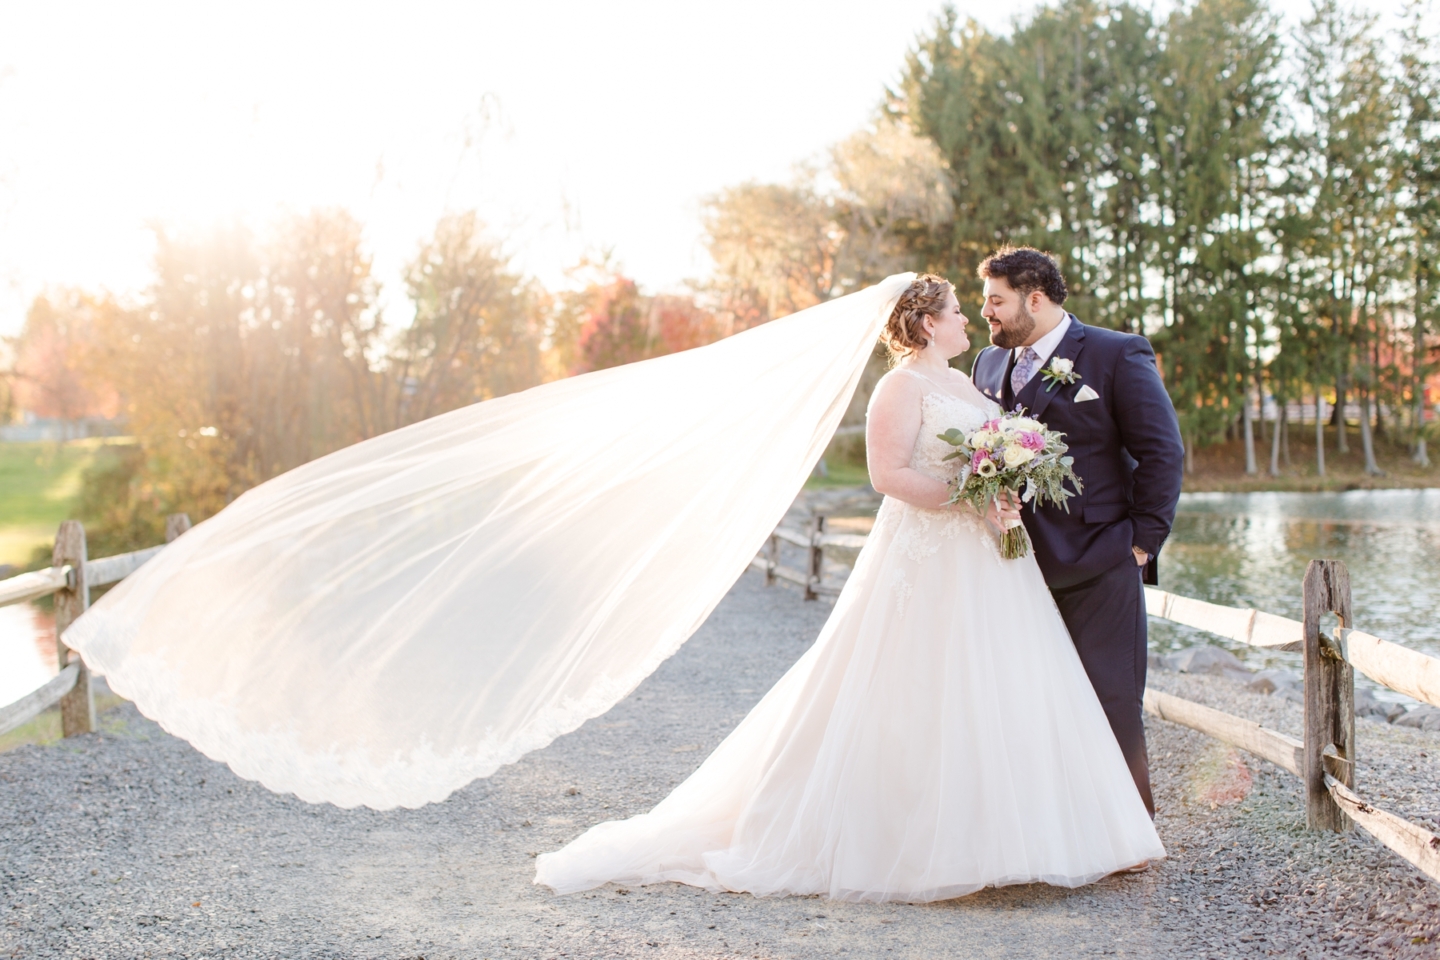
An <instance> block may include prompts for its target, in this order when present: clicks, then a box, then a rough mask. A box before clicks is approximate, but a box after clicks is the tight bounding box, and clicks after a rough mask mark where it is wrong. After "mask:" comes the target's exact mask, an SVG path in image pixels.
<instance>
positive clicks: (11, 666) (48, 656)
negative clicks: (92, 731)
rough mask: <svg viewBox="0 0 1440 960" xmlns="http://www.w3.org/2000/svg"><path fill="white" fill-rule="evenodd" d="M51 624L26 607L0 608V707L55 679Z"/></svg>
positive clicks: (51, 621)
mask: <svg viewBox="0 0 1440 960" xmlns="http://www.w3.org/2000/svg"><path fill="white" fill-rule="evenodd" d="M55 669H56V668H55V624H54V620H52V619H51V618H50V617H49V616H48V615H46V614H45V613H43V612H42V611H41V610H40V609H39V608H37V607H33V606H31V605H30V604H28V603H21V604H16V605H14V606H9V607H0V706H3V705H4V704H7V703H13V702H14V701H16V700H18V699H20V698H21V697H23V696H25V694H27V693H29V692H30V691H31V690H34V689H35V688H36V687H38V686H40V685H41V684H42V683H44V682H45V681H46V680H49V679H50V678H51V677H53V676H55Z"/></svg>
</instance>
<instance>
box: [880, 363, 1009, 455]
mask: <svg viewBox="0 0 1440 960" xmlns="http://www.w3.org/2000/svg"><path fill="white" fill-rule="evenodd" d="M896 372H897V373H903V374H908V375H910V376H912V377H915V378H916V379H918V380H920V381H921V382H922V383H923V384H924V385H925V394H924V396H923V397H922V398H921V400H920V411H921V418H920V435H919V436H918V437H916V438H915V452H914V453H913V454H911V456H910V466H911V468H912V469H914V470H917V471H919V472H920V473H923V474H925V476H927V477H933V478H935V479H936V480H945V481H947V482H948V481H950V480H953V479H954V478H955V474H956V473H957V472H958V471H959V469H960V462H959V461H958V460H950V461H946V460H945V458H946V457H948V456H949V455H950V454H952V453H954V452H955V448H954V447H952V446H951V445H950V444H948V443H946V442H945V441H944V440H941V439H940V434H942V433H944V432H945V431H946V430H949V429H951V428H952V427H953V428H955V429H957V430H963V431H965V432H966V433H969V432H970V431H971V430H975V429H977V428H978V427H979V426H980V424H982V423H984V422H985V421H986V420H988V419H990V418H991V417H995V416H998V415H999V414H1000V406H999V404H996V403H992V402H990V401H988V400H986V401H984V403H985V406H984V407H980V406H977V405H976V404H974V403H971V402H970V401H969V400H965V399H963V398H961V397H957V396H955V395H954V394H953V393H950V392H948V391H945V390H942V389H940V387H939V386H938V385H937V384H935V382H934V381H932V380H931V379H930V378H929V377H926V376H924V375H923V374H919V373H915V372H913V371H910V370H906V369H905V368H904V367H900V368H898V369H897V370H896Z"/></svg>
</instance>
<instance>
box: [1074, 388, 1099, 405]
mask: <svg viewBox="0 0 1440 960" xmlns="http://www.w3.org/2000/svg"><path fill="white" fill-rule="evenodd" d="M1099 399H1100V394H1098V393H1096V392H1095V391H1094V390H1091V389H1090V385H1089V384H1085V385H1083V386H1081V387H1080V389H1079V390H1077V391H1075V402H1076V403H1084V402H1085V401H1086V400H1099Z"/></svg>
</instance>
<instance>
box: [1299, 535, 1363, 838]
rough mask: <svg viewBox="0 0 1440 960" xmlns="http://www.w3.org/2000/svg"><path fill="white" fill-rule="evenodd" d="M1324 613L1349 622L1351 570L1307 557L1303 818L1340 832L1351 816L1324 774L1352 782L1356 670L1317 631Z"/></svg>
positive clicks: (1349, 784) (1351, 622) (1344, 623)
mask: <svg viewBox="0 0 1440 960" xmlns="http://www.w3.org/2000/svg"><path fill="white" fill-rule="evenodd" d="M1327 613H1333V614H1335V615H1336V616H1337V617H1339V618H1340V625H1341V626H1343V627H1346V628H1353V627H1354V621H1355V618H1354V615H1353V614H1352V612H1351V609H1350V571H1348V570H1346V569H1345V564H1343V563H1341V562H1340V561H1338V560H1311V561H1310V565H1309V566H1308V567H1306V569H1305V768H1304V775H1305V823H1306V825H1307V826H1308V827H1310V829H1312V830H1333V831H1335V832H1336V833H1344V832H1345V831H1346V830H1349V829H1350V818H1349V817H1348V816H1346V815H1345V812H1344V811H1343V810H1341V809H1340V807H1339V806H1338V805H1337V804H1336V803H1335V800H1334V798H1332V797H1331V796H1330V791H1329V789H1327V788H1326V786H1325V774H1326V773H1327V772H1329V773H1330V774H1331V775H1332V776H1334V777H1335V779H1337V780H1339V781H1340V782H1342V783H1344V784H1345V786H1347V787H1352V788H1353V787H1354V786H1355V670H1354V668H1352V667H1351V666H1350V664H1348V663H1346V662H1345V658H1344V654H1343V652H1342V651H1341V650H1340V647H1339V642H1338V641H1337V640H1334V639H1332V638H1330V637H1327V636H1325V635H1324V634H1322V633H1321V632H1320V618H1321V617H1322V616H1324V615H1325V614H1327ZM1327 752H1330V753H1331V754H1332V758H1331V760H1330V761H1329V763H1330V766H1329V769H1328V771H1327V767H1326V763H1327V760H1326V753H1327Z"/></svg>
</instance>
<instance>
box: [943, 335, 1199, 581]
mask: <svg viewBox="0 0 1440 960" xmlns="http://www.w3.org/2000/svg"><path fill="white" fill-rule="evenodd" d="M1067 316H1069V317H1070V328H1069V330H1068V331H1067V332H1066V334H1065V336H1064V337H1063V338H1062V339H1061V341H1060V344H1059V346H1057V347H1056V348H1055V352H1054V353H1053V354H1052V355H1051V356H1052V358H1053V357H1064V358H1066V359H1069V360H1072V361H1074V363H1075V372H1076V373H1077V374H1079V375H1080V379H1079V380H1078V381H1076V382H1075V383H1072V384H1061V385H1059V386H1054V385H1053V384H1050V383H1047V382H1046V381H1045V380H1044V379H1043V378H1042V377H1041V376H1040V372H1039V371H1036V373H1035V376H1033V377H1032V378H1031V379H1030V382H1029V383H1028V384H1026V385H1025V388H1024V389H1023V390H1021V391H1020V394H1019V396H1012V395H1011V390H1010V371H1011V368H1012V366H1013V364H1014V351H1012V350H1002V349H1000V348H999V347H994V346H990V347H986V348H985V349H984V350H982V351H980V355H979V356H978V357H976V358H975V366H974V368H973V370H972V371H971V378H972V379H973V380H974V381H975V384H976V386H978V387H979V388H980V389H981V391H982V392H984V393H985V394H986V395H987V396H989V397H990V398H991V399H993V400H995V401H996V402H998V403H1000V404H1001V406H1003V407H1004V408H1005V409H1006V410H1013V409H1014V408H1015V407H1016V406H1022V407H1024V408H1025V410H1026V411H1028V413H1029V415H1030V416H1032V417H1034V418H1035V419H1037V420H1039V421H1041V422H1042V423H1044V424H1045V425H1046V426H1047V427H1049V428H1050V429H1051V430H1059V431H1061V432H1063V433H1064V434H1065V442H1066V443H1068V444H1069V445H1070V455H1071V456H1073V457H1074V458H1075V474H1076V475H1077V476H1078V477H1079V478H1080V481H1081V484H1082V486H1083V487H1084V490H1083V491H1082V492H1081V493H1080V494H1079V495H1078V496H1075V497H1071V498H1070V500H1069V501H1068V506H1069V508H1070V509H1069V512H1068V513H1067V512H1066V511H1065V509H1064V508H1063V507H1057V506H1053V505H1047V506H1043V507H1039V508H1035V507H1033V506H1032V507H1030V508H1027V509H1026V510H1024V511H1023V512H1022V517H1023V518H1024V521H1025V529H1026V530H1027V531H1029V533H1030V539H1031V541H1032V542H1033V543H1034V545H1035V556H1036V559H1037V560H1038V561H1039V563H1040V570H1041V572H1042V573H1044V575H1045V582H1046V583H1047V584H1048V585H1049V586H1051V587H1052V588H1056V589H1059V588H1062V587H1069V586H1074V585H1075V584H1078V583H1082V582H1084V581H1086V580H1089V579H1091V578H1092V577H1096V576H1099V575H1100V574H1102V573H1104V572H1105V571H1106V570H1109V569H1110V568H1111V567H1114V566H1115V565H1116V564H1118V563H1119V562H1120V561H1121V560H1124V559H1125V558H1127V557H1130V556H1131V554H1130V548H1131V547H1132V546H1135V547H1139V548H1140V549H1141V550H1144V551H1145V552H1146V553H1148V554H1150V562H1149V563H1148V564H1147V565H1146V569H1145V571H1144V574H1145V582H1146V583H1156V582H1157V580H1158V577H1157V569H1156V564H1155V560H1156V557H1158V556H1159V554H1160V547H1161V545H1162V544H1164V542H1165V538H1166V537H1168V536H1169V535H1170V525H1171V523H1172V522H1173V521H1174V519H1175V507H1176V505H1177V504H1178V503H1179V501H1180V482H1181V479H1182V476H1183V471H1184V465H1185V448H1184V445H1183V443H1182V441H1181V439H1180V424H1179V422H1178V421H1177V420H1176V417H1175V407H1174V405H1173V404H1171V402H1170V396H1169V394H1167V393H1166V392H1165V385H1164V384H1163V383H1162V382H1161V381H1160V372H1159V370H1158V368H1157V367H1156V365H1155V352H1154V351H1153V350H1152V349H1151V348H1150V342H1149V341H1148V340H1146V339H1145V338H1144V337H1140V336H1136V335H1134V334H1129V333H1120V332H1118V331H1115V330H1108V329H1105V328H1104V327H1089V326H1086V325H1084V324H1082V323H1080V322H1079V321H1078V320H1076V319H1075V318H1074V317H1073V316H1070V315H1069V314H1067ZM1049 364H1050V361H1049V360H1046V362H1045V365H1046V367H1047V368H1048V367H1049ZM1085 387H1088V388H1090V390H1093V391H1094V392H1095V393H1096V394H1097V396H1096V398H1095V399H1093V400H1085V401H1081V402H1079V403H1077V402H1076V395H1077V394H1078V393H1079V392H1080V391H1081V389H1083V388H1085ZM1132 562H1133V560H1132Z"/></svg>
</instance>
